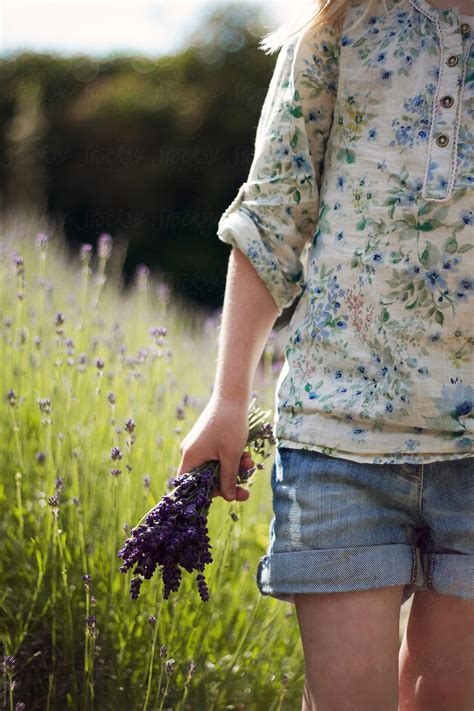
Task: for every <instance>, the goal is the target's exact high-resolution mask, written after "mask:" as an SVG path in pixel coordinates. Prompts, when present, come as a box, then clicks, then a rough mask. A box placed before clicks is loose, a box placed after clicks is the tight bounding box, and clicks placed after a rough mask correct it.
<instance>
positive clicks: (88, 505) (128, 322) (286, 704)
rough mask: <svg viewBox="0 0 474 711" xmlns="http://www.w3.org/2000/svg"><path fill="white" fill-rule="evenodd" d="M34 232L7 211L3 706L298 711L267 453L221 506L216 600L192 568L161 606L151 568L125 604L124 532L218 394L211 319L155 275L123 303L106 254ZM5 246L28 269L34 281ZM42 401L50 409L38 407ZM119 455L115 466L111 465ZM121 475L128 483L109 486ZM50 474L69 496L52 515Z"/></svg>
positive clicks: (268, 387)
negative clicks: (275, 572) (262, 572)
mask: <svg viewBox="0 0 474 711" xmlns="http://www.w3.org/2000/svg"><path fill="white" fill-rule="evenodd" d="M39 223H40V221H39V219H38V218H37V217H36V216H35V215H34V214H32V215H28V214H27V213H25V214H23V215H22V216H21V217H18V218H15V217H12V216H11V215H10V216H9V217H8V218H6V219H5V221H4V224H3V225H2V230H1V237H0V240H1V241H0V277H1V287H0V316H1V328H2V337H1V339H0V349H1V351H0V357H1V366H0V367H1V371H0V372H1V386H2V387H1V391H2V392H1V395H2V416H1V418H0V457H1V459H0V462H1V474H0V527H1V535H2V539H1V540H2V546H1V548H0V551H1V552H0V556H1V570H2V585H1V587H0V624H1V630H0V633H1V641H2V650H1V652H0V653H2V654H9V655H13V656H14V657H15V659H16V667H15V671H14V674H13V675H12V676H10V677H9V676H8V675H7V674H4V679H3V686H2V694H3V696H2V703H3V704H4V706H5V708H7V709H10V708H11V709H13V708H14V707H15V704H16V703H17V702H19V701H23V702H24V703H25V704H26V708H27V709H42V710H43V709H61V710H64V709H98V710H100V711H106V710H107V709H114V710H115V709H127V711H128V710H132V709H145V708H146V709H149V710H151V709H186V708H187V709H200V710H201V709H206V711H212V709H216V710H217V709H219V710H220V709H265V711H270V710H272V709H273V710H276V709H280V708H281V709H294V708H298V707H299V705H300V703H301V701H300V699H301V694H302V684H303V656H302V649H301V644H300V638H299V634H298V629H297V622H296V616H295V612H294V607H293V606H292V605H288V604H285V603H282V602H280V601H278V600H275V599H273V598H270V597H263V596H262V595H261V594H260V592H259V591H258V588H257V585H256V582H255V572H256V567H257V563H258V560H259V558H260V556H262V555H263V554H264V553H265V550H266V546H267V544H268V525H269V522H270V519H271V516H272V511H271V488H270V483H269V476H270V465H271V461H272V460H273V452H272V456H271V458H270V459H267V460H266V462H265V469H264V470H262V471H259V472H257V473H256V475H255V479H254V482H253V484H252V485H251V496H250V499H249V500H248V501H247V502H243V503H240V502H231V503H229V502H226V501H224V500H223V499H222V498H216V499H214V502H213V504H212V506H211V510H210V519H209V535H210V537H211V543H212V555H213V558H214V562H213V563H211V564H210V565H209V566H207V567H206V579H207V581H208V585H209V590H210V600H209V601H208V602H206V603H204V602H202V601H201V600H200V597H199V593H198V590H197V587H196V584H195V580H194V576H190V575H189V574H188V573H183V582H182V584H181V588H180V591H179V593H171V596H170V598H169V599H168V600H163V601H161V602H160V600H161V590H162V584H161V579H160V577H159V575H155V579H153V580H151V581H145V582H144V584H143V586H142V592H141V594H140V597H139V599H138V600H136V601H133V600H131V599H130V596H129V582H130V577H131V574H130V573H129V574H127V575H124V574H123V573H121V572H120V571H119V565H120V563H121V559H119V558H118V557H117V551H118V549H119V548H120V546H121V545H122V543H123V541H124V539H125V537H126V526H128V527H131V526H133V525H134V524H135V523H136V522H137V521H138V520H139V519H140V518H141V516H142V515H143V514H144V513H145V512H146V511H147V510H148V509H149V508H150V507H151V506H152V505H153V503H154V502H155V501H157V500H159V499H160V498H161V496H163V494H164V493H166V490H167V481H168V479H169V478H171V477H172V476H174V474H175V472H176V470H177V467H178V464H179V462H180V454H179V444H180V442H181V440H182V439H183V437H184V436H185V434H186V433H187V432H188V431H189V429H190V428H191V427H192V425H193V424H194V422H195V420H196V419H197V417H198V415H199V413H200V411H201V410H202V408H203V407H204V405H205V404H206V402H207V399H208V397H209V394H210V392H211V387H212V381H213V375H214V367H215V359H216V347H217V328H218V317H216V315H214V316H211V317H210V316H209V314H206V313H204V312H199V311H198V310H196V309H193V310H192V309H191V308H190V307H188V306H186V304H184V303H182V302H179V301H177V300H176V299H172V300H171V299H170V298H169V297H168V296H167V295H166V289H164V288H163V285H160V284H159V283H158V282H157V281H156V280H155V279H151V278H149V279H148V281H147V283H146V284H145V283H142V285H141V287H140V286H139V285H138V284H137V283H136V284H135V285H134V286H133V287H132V288H131V289H129V290H127V292H126V293H125V292H124V290H123V289H121V288H120V264H119V263H118V262H119V261H120V260H117V259H115V261H114V251H112V256H111V258H110V259H109V260H102V261H95V257H94V259H93V262H92V263H91V268H90V269H89V268H88V267H87V265H84V264H82V265H81V263H80V261H79V255H77V256H75V255H73V256H72V257H71V255H70V254H69V252H68V249H67V248H66V245H65V241H64V238H63V235H62V231H61V229H60V228H59V227H58V226H54V225H52V226H50V228H49V229H46V230H45V229H40V228H39V227H38V225H39ZM39 231H46V232H47V233H48V235H49V245H48V249H47V251H46V252H40V251H39V250H38V249H37V247H36V246H35V238H36V235H37V233H38V232H39ZM114 249H115V245H114V247H113V250H114ZM13 251H16V252H17V253H18V254H19V255H20V256H21V257H22V259H23V261H24V284H23V278H22V277H21V275H20V276H19V275H18V274H17V268H16V267H15V265H14V263H13V261H12V252H13ZM58 313H62V314H63V315H64V323H62V324H60V323H58V322H57V318H56V315H57V314H58ZM158 326H161V327H165V328H166V329H167V333H166V336H165V338H164V340H163V342H157V340H156V339H155V338H153V336H152V335H151V334H150V332H149V329H152V328H155V327H158ZM68 339H71V341H70V342H68ZM97 359H102V360H103V361H104V365H103V368H99V367H98V366H97V364H96V362H97ZM271 360H272V357H271V350H270V346H269V347H268V350H267V351H266V353H265V354H264V358H263V359H262V366H263V367H262V368H260V369H259V372H258V375H257V378H256V381H255V386H256V389H257V396H258V404H259V405H260V406H261V407H263V408H266V409H271V408H272V406H273V390H274V376H273V373H272V364H271ZM10 390H13V392H14V396H15V397H14V398H13V396H12V397H11V398H10V401H9V398H8V397H7V393H8V392H9V391H10ZM111 392H112V393H113V394H114V396H115V404H111V402H110V400H109V393H111ZM46 398H47V399H49V401H50V406H48V405H47V403H46V406H44V405H43V408H41V407H40V405H39V403H38V400H44V399H46ZM128 418H132V419H133V420H134V421H135V429H134V431H133V434H132V436H130V434H129V433H128V432H127V431H126V430H125V429H124V425H125V422H126V421H127V419H128ZM113 446H116V447H119V448H120V450H121V452H122V454H123V458H122V459H120V460H119V461H112V460H111V457H110V453H111V448H112V447H113ZM117 466H118V467H119V468H120V469H121V474H120V475H119V476H113V475H112V474H111V473H110V469H111V468H114V467H117ZM145 475H148V476H149V477H151V484H150V485H149V486H146V485H145V483H144V476H145ZM58 477H62V479H63V480H64V486H63V487H62V488H60V490H59V505H58V506H54V505H50V503H49V497H51V496H53V494H54V493H55V486H56V482H57V478H58ZM232 511H235V512H237V513H238V515H239V519H238V520H237V521H234V520H233V519H232V517H231V516H230V513H231V512H232ZM85 573H87V574H89V575H90V576H91V577H92V583H91V587H90V589H87V586H86V585H85V583H84V581H83V579H82V576H83V575H84V574H85ZM92 614H93V615H95V618H96V621H95V624H93V623H92V620H91V623H90V624H89V625H88V624H86V618H87V617H88V616H89V615H92ZM150 615H155V616H156V617H157V618H158V619H157V623H156V624H155V625H152V624H150V623H149V622H148V617H149V616H150ZM164 647H166V649H164ZM170 659H174V660H175V664H174V668H173V672H172V673H171V674H167V673H166V667H165V664H166V661H167V660H170ZM191 661H194V662H195V664H196V671H195V673H194V675H192V676H191V677H189V676H188V669H189V665H190V662H191ZM170 666H173V663H172V662H171V663H170V664H168V668H169V667H170ZM286 675H287V676H286ZM11 682H15V684H14V685H13V686H14V688H13V689H11Z"/></svg>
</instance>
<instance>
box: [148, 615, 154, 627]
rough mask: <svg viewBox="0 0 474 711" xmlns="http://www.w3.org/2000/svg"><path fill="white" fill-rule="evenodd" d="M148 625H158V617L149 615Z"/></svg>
mask: <svg viewBox="0 0 474 711" xmlns="http://www.w3.org/2000/svg"><path fill="white" fill-rule="evenodd" d="M148 623H149V624H150V625H151V626H152V627H154V626H155V625H156V617H155V615H149V616H148Z"/></svg>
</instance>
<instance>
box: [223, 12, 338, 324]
mask: <svg viewBox="0 0 474 711" xmlns="http://www.w3.org/2000/svg"><path fill="white" fill-rule="evenodd" d="M337 53H338V50H337V31H336V29H334V27H333V26H332V25H322V26H318V27H317V28H310V30H309V31H308V30H306V31H304V33H300V34H298V35H297V36H296V38H290V39H288V40H286V42H285V43H284V44H283V45H282V47H281V48H280V50H279V53H278V56H277V60H276V63H275V68H274V71H273V75H272V78H271V80H270V84H269V86H268V90H267V94H266V96H265V100H264V102H263V106H262V110H261V113H260V119H259V122H258V126H257V131H256V137H255V150H254V156H253V160H252V164H251V166H250V170H249V174H248V177H247V180H246V181H245V183H243V184H242V185H241V186H240V188H239V190H238V192H237V195H236V197H235V198H234V200H233V201H232V202H231V203H230V205H229V206H228V207H227V209H226V210H225V212H224V213H223V214H222V216H221V218H220V220H219V223H218V228H217V235H218V237H219V239H221V240H222V241H223V242H226V243H228V244H231V245H233V246H235V247H238V248H239V249H240V250H241V251H242V252H243V253H244V254H245V255H246V256H247V257H248V259H249V260H250V262H251V263H252V264H253V266H254V267H255V269H256V271H257V273H258V274H259V275H260V277H261V278H262V280H263V281H264V283H265V285H266V286H267V288H268V290H269V291H270V293H271V295H272V297H273V299H274V301H275V303H276V305H277V307H278V314H281V312H282V311H283V309H284V308H285V307H287V306H289V305H291V303H292V302H293V300H294V299H295V298H296V296H298V294H299V293H300V292H301V291H302V289H303V286H304V268H303V263H302V260H301V255H302V251H303V248H304V246H305V244H306V243H307V242H309V241H310V240H311V239H312V238H313V235H314V233H315V230H316V228H317V223H318V215H319V206H320V182H321V174H322V168H323V164H324V153H325V148H326V143H327V138H328V135H329V131H330V128H331V123H332V116H333V110H334V102H335V96H336V87H337Z"/></svg>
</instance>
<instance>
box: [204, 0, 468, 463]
mask: <svg viewBox="0 0 474 711" xmlns="http://www.w3.org/2000/svg"><path fill="white" fill-rule="evenodd" d="M364 7H365V3H364V2H360V1H357V0H352V2H350V3H349V5H348V9H347V12H346V14H345V17H344V20H343V23H342V25H341V26H340V27H339V28H338V29H336V26H335V25H329V24H328V25H319V26H317V27H316V28H314V27H313V28H306V29H305V30H303V31H302V32H300V33H299V34H298V35H297V36H296V38H295V37H293V38H289V39H287V40H286V42H285V43H284V45H283V46H282V48H281V49H280V51H279V53H278V56H277V60H276V64H275V68H274V73H273V76H272V79H271V82H270V84H269V87H268V91H267V94H266V98H265V101H264V103H263V107H262V111H261V116H260V120H259V123H258V127H257V131H256V139H255V152H254V157H253V162H252V165H251V167H250V172H249V175H248V178H247V180H246V182H245V183H244V184H243V185H241V187H240V189H239V190H238V193H237V195H236V197H235V199H234V200H233V201H232V202H231V204H230V205H229V207H228V208H227V209H226V210H225V212H224V213H223V214H222V217H221V218H220V220H219V225H218V230H217V234H218V237H219V239H221V240H222V241H224V242H226V243H229V244H231V245H234V246H236V247H238V248H239V249H240V250H241V251H242V252H243V253H244V254H245V255H246V256H247V257H248V259H249V260H250V261H251V263H252V264H253V266H254V267H255V269H256V271H257V273H258V274H259V275H260V277H261V278H262V280H263V281H264V283H265V285H266V286H267V288H268V289H269V291H270V292H271V294H272V296H273V299H274V301H275V303H276V305H277V306H278V310H279V311H278V312H279V314H281V313H282V311H283V310H284V309H285V308H286V307H289V306H290V305H291V304H292V303H293V302H294V300H295V298H296V297H298V296H299V297H300V298H299V301H298V303H297V306H296V309H295V310H294V313H293V316H292V318H291V320H290V323H289V325H288V328H287V331H286V344H285V362H284V365H283V368H282V370H281V373H280V375H279V378H278V383H277V388H276V394H275V422H274V427H275V434H276V437H277V445H278V446H282V447H283V446H284V447H292V448H302V449H310V450H315V451H319V452H323V453H325V454H328V455H332V456H337V457H342V458H346V459H352V460H355V461H361V462H370V463H384V462H386V463H401V462H409V463H424V462H431V461H436V460H444V459H459V458H464V457H474V448H473V433H474V382H473V380H474V379H473V353H474V331H473V320H474V316H473V314H474V275H473V271H474V269H473V267H474V252H473V248H474V230H473V223H474V214H473V210H474V191H473V187H474V170H473V167H474V47H473V28H474V17H473V16H469V15H463V14H460V13H459V10H458V9H457V8H451V9H448V10H440V9H437V8H435V7H434V6H432V5H431V4H430V3H429V2H428V0H385V2H384V1H383V0H380V1H379V3H378V5H376V8H377V10H376V12H375V14H373V15H371V16H368V17H367V18H366V19H365V20H363V21H362V22H358V23H357V22H356V21H357V18H358V16H360V15H361V14H362V12H363V9H364ZM354 23H355V24H354Z"/></svg>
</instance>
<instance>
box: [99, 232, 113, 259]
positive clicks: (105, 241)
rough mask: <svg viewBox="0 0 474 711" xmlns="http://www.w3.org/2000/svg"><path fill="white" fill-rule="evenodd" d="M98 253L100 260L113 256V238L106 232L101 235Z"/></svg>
mask: <svg viewBox="0 0 474 711" xmlns="http://www.w3.org/2000/svg"><path fill="white" fill-rule="evenodd" d="M97 245H98V250H97V251H98V252H99V257H100V259H108V258H109V257H110V255H111V254H112V237H111V235H109V234H107V233H106V232H104V234H101V235H100V237H99V239H98V242H97Z"/></svg>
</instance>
